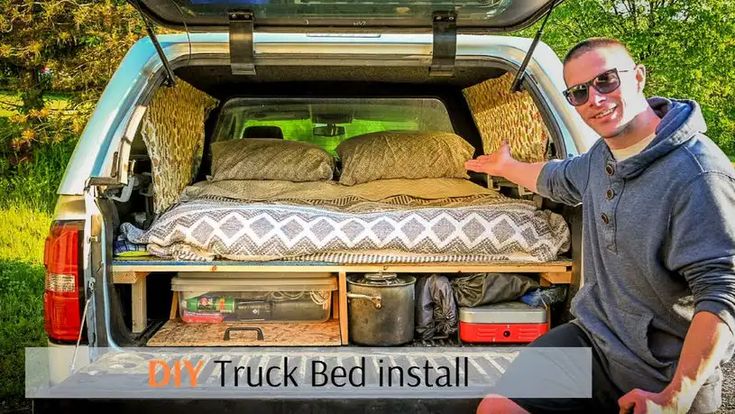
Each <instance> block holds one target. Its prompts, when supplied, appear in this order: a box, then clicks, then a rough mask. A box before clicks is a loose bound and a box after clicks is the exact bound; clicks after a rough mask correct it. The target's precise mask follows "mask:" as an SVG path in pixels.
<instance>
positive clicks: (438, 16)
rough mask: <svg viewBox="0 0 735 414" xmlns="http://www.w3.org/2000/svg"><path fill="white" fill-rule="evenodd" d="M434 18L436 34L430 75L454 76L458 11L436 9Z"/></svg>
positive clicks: (433, 24)
mask: <svg viewBox="0 0 735 414" xmlns="http://www.w3.org/2000/svg"><path fill="white" fill-rule="evenodd" d="M432 20H433V21H432V29H433V30H432V31H433V34H434V36H433V53H432V57H431V68H430V69H429V75H431V76H452V75H454V61H455V58H456V56H457V13H456V12H454V11H436V12H434V13H433V14H432Z"/></svg>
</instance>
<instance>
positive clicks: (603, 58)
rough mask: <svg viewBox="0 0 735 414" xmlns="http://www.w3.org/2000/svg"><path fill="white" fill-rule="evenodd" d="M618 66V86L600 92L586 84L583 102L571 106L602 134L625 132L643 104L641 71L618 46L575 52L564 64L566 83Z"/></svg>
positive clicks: (587, 79)
mask: <svg viewBox="0 0 735 414" xmlns="http://www.w3.org/2000/svg"><path fill="white" fill-rule="evenodd" d="M610 69H618V71H625V72H619V73H618V76H619V77H620V87H618V88H617V89H616V90H614V91H612V92H610V93H607V94H603V93H600V92H599V91H597V90H596V89H595V88H594V87H592V86H590V87H589V88H588V93H589V97H588V99H587V102H586V103H584V104H582V105H580V106H575V109H576V110H577V112H578V113H579V115H580V116H582V119H583V120H584V121H585V122H586V123H587V125H589V126H590V127H591V128H592V129H593V130H595V132H597V133H598V134H599V135H600V136H601V137H603V138H608V139H609V138H615V137H616V136H618V135H620V134H623V133H624V132H626V127H627V126H628V125H629V124H630V122H631V121H632V120H633V119H634V118H635V116H636V115H638V114H639V113H641V112H643V111H644V110H645V108H646V106H647V103H646V98H645V96H644V95H643V86H644V84H645V71H644V69H643V67H642V66H636V65H635V63H634V62H633V59H632V58H631V57H630V56H629V55H628V54H627V53H626V52H625V50H624V49H622V48H619V47H603V48H597V49H594V50H591V51H588V52H585V53H583V54H582V55H579V56H577V57H575V58H573V59H572V60H570V61H569V62H567V63H566V64H565V65H564V81H565V82H566V84H567V87H570V86H573V85H578V84H583V83H587V82H589V81H590V80H592V79H594V78H595V77H596V76H598V75H600V74H601V73H603V72H605V71H607V70H610Z"/></svg>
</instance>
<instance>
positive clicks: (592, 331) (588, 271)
mask: <svg viewBox="0 0 735 414" xmlns="http://www.w3.org/2000/svg"><path fill="white" fill-rule="evenodd" d="M649 104H650V105H651V107H652V108H653V109H654V110H655V111H656V113H657V114H658V115H659V117H661V118H662V121H661V123H660V125H659V127H658V128H657V130H656V137H655V138H654V140H653V141H652V142H651V143H650V144H649V145H648V147H646V149H644V150H643V151H642V152H641V153H639V154H637V155H635V156H633V157H631V158H628V159H626V160H624V161H621V162H616V161H615V159H614V158H613V156H612V154H611V153H610V150H609V148H608V146H607V145H606V144H605V142H604V141H603V140H602V139H600V140H599V141H598V142H597V143H595V145H594V146H593V147H592V148H591V149H590V150H589V151H588V152H587V153H585V154H583V155H581V156H578V157H574V158H569V159H566V160H563V161H552V162H549V163H548V164H547V165H546V166H545V167H544V168H543V170H542V172H541V175H540V176H539V179H538V190H539V193H541V194H542V195H544V196H546V197H549V198H551V199H553V200H556V201H558V202H562V203H566V204H571V205H575V204H579V203H582V205H583V216H584V218H583V223H584V224H583V232H584V238H583V261H584V263H583V266H584V267H583V269H584V286H583V287H582V288H581V289H580V291H579V292H578V293H577V295H576V296H575V298H574V300H573V302H572V314H573V315H574V316H575V317H576V319H575V323H577V324H578V325H580V326H581V327H582V328H583V329H584V330H586V331H587V333H588V334H589V335H590V337H591V338H592V340H593V343H594V345H595V347H597V348H598V349H599V350H600V351H601V353H602V356H603V361H604V362H605V363H606V365H607V367H608V368H609V373H610V376H611V378H612V379H613V381H614V382H615V384H617V385H618V387H619V388H620V390H621V391H623V392H628V391H630V390H631V389H632V388H641V389H644V390H648V391H653V392H658V391H660V390H661V389H663V388H664V387H665V386H666V385H667V384H668V383H669V382H670V381H671V379H672V377H673V375H674V372H675V370H676V365H677V361H678V359H679V354H680V352H681V348H682V345H683V341H684V337H685V336H686V334H687V330H688V328H689V324H690V323H691V321H692V317H693V316H694V314H695V313H697V312H701V311H708V312H711V313H714V314H716V315H717V316H719V317H720V318H721V319H722V320H723V321H724V322H725V323H726V324H727V325H728V327H729V328H730V330H732V331H735V171H733V166H732V164H731V163H730V161H729V160H728V158H727V157H726V156H725V154H724V153H723V152H722V151H721V150H720V149H719V148H718V147H717V146H716V145H715V144H714V143H713V142H712V141H711V140H710V139H709V138H707V137H706V136H705V135H703V133H704V132H705V130H706V127H705V123H704V119H703V118H702V114H701V111H700V109H699V106H698V105H697V104H696V103H695V102H693V101H678V100H667V99H663V98H652V99H650V100H649Z"/></svg>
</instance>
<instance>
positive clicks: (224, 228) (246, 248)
mask: <svg viewBox="0 0 735 414" xmlns="http://www.w3.org/2000/svg"><path fill="white" fill-rule="evenodd" d="M466 200H467V202H464V203H463V202H461V201H458V199H457V198H454V199H452V200H448V201H447V202H446V203H443V202H442V201H441V200H433V201H432V203H429V204H428V205H410V206H403V207H402V208H396V205H395V201H393V202H391V203H381V202H376V201H364V202H354V203H350V204H349V205H335V204H334V203H331V204H329V205H325V206H319V205H303V204H302V205H299V204H297V203H289V202H287V201H277V202H274V201H271V202H262V201H258V202H244V201H242V200H232V199H222V198H218V199H211V198H198V199H196V198H195V199H190V200H189V201H186V202H182V203H179V204H177V205H175V206H174V207H173V208H171V209H169V210H168V211H166V212H165V213H164V214H162V215H161V216H160V217H159V218H158V219H157V220H155V221H154V223H153V224H152V226H151V227H150V228H149V229H148V230H145V231H144V230H141V229H138V228H136V227H134V226H133V225H132V224H130V223H124V224H123V225H122V226H121V232H122V233H123V234H124V235H125V237H126V238H127V240H129V241H131V242H133V243H139V244H146V245H147V249H148V251H149V252H150V253H151V254H153V255H156V256H161V257H167V258H174V259H176V260H195V261H211V260H215V259H221V258H224V259H232V260H246V261H264V260H277V259H283V260H299V261H326V262H335V263H426V262H471V263H483V262H484V263H487V262H498V261H518V262H545V261H551V260H555V259H556V258H557V256H558V255H559V254H560V253H563V252H565V251H566V250H567V249H568V248H569V239H570V237H569V229H568V227H567V224H566V223H565V221H564V219H563V218H562V217H561V216H560V215H558V214H555V213H552V212H550V211H544V210H538V209H536V208H535V207H534V206H533V205H532V204H530V203H527V202H521V201H513V200H511V199H505V200H502V201H500V202H499V200H498V197H497V196H492V197H490V196H488V197H483V196H482V195H474V196H470V197H468V198H467V199H466Z"/></svg>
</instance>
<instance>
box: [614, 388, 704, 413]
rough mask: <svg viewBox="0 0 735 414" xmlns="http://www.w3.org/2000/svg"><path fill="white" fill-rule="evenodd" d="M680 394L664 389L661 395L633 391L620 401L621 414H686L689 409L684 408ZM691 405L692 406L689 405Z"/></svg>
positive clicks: (637, 390) (638, 390)
mask: <svg viewBox="0 0 735 414" xmlns="http://www.w3.org/2000/svg"><path fill="white" fill-rule="evenodd" d="M678 397H679V394H677V393H674V392H671V391H669V390H668V389H664V390H663V391H661V392H660V393H655V392H648V391H643V390H640V389H637V388H636V389H634V390H631V391H630V392H629V393H627V394H625V395H623V396H622V397H620V399H619V400H618V405H619V406H620V414H628V413H631V414H679V413H686V412H687V411H688V407H682V406H681V401H679V398H678ZM689 405H691V404H689Z"/></svg>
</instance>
